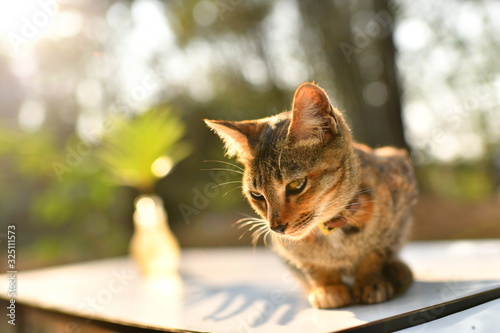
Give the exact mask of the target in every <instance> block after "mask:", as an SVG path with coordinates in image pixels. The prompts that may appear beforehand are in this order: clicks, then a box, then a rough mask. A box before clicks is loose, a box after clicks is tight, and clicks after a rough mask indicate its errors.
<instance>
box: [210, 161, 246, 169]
mask: <svg viewBox="0 0 500 333" xmlns="http://www.w3.org/2000/svg"><path fill="white" fill-rule="evenodd" d="M203 162H205V163H222V164H226V165H230V166H232V167H234V168H236V169H239V170H241V171H245V170H244V169H243V168H242V167H240V166H239V165H237V164H234V163H231V162H227V161H219V160H205V161H203Z"/></svg>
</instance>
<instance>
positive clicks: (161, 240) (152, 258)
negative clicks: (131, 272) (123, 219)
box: [130, 195, 180, 279]
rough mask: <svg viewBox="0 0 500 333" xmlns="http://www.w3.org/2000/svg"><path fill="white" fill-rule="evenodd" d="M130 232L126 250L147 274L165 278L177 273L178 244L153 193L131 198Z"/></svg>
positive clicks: (159, 202) (161, 206)
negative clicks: (132, 232) (131, 231)
mask: <svg viewBox="0 0 500 333" xmlns="http://www.w3.org/2000/svg"><path fill="white" fill-rule="evenodd" d="M133 219H134V234H133V236H132V239H131V241H130V254H131V256H132V258H133V259H134V260H135V262H136V263H137V265H138V267H139V269H140V271H141V272H142V273H143V274H144V276H145V277H147V278H152V279H167V278H171V277H172V276H173V275H177V274H178V268H179V260H180V248H179V243H178V242H177V239H176V238H175V236H174V235H173V234H172V231H171V230H170V228H169V226H168V220H167V214H166V212H165V208H164V207H163V202H162V200H161V199H160V198H159V197H158V196H156V195H143V196H139V197H138V198H137V199H136V201H135V211H134V216H133Z"/></svg>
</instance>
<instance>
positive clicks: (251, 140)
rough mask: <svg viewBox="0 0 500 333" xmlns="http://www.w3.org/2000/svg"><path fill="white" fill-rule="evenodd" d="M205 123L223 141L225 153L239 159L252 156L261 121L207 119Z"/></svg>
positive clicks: (261, 124) (243, 159)
mask: <svg viewBox="0 0 500 333" xmlns="http://www.w3.org/2000/svg"><path fill="white" fill-rule="evenodd" d="M205 123H206V124H207V125H208V127H210V128H211V129H212V130H213V131H214V132H215V133H217V135H218V136H219V137H220V138H221V139H222V141H223V142H224V146H225V148H226V155H227V156H229V157H234V156H237V157H238V159H239V160H240V161H242V162H243V161H246V160H249V159H250V158H251V157H252V152H253V146H254V144H255V143H256V142H257V140H258V137H259V135H260V132H261V130H262V126H263V123H261V122H259V121H253V120H247V121H225V120H208V119H205Z"/></svg>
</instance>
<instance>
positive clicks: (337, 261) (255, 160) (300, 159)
mask: <svg viewBox="0 0 500 333" xmlns="http://www.w3.org/2000/svg"><path fill="white" fill-rule="evenodd" d="M206 123H207V125H208V126H209V127H211V128H212V129H213V130H214V131H215V132H216V133H217V134H218V135H219V136H220V137H221V138H222V139H223V141H224V143H225V147H226V150H227V153H228V155H229V156H236V157H237V158H238V160H239V161H240V162H241V163H243V165H244V167H245V171H244V175H243V192H244V194H245V195H246V197H247V198H248V201H249V202H250V204H251V205H252V207H253V208H254V209H255V211H256V212H257V213H258V214H259V215H260V216H261V217H262V219H263V220H265V221H266V222H267V227H266V229H265V230H263V229H258V230H259V232H260V234H264V233H267V231H268V230H273V231H274V232H271V231H269V233H271V234H272V239H273V249H274V250H275V251H276V252H277V253H278V254H279V255H280V256H281V257H282V258H283V260H284V261H285V262H286V263H287V264H288V265H289V266H291V267H292V268H293V271H294V272H297V275H298V276H299V278H300V280H301V281H302V283H303V285H304V287H305V289H306V290H307V292H308V296H309V301H310V302H311V304H312V305H313V306H315V307H318V308H337V307H342V306H346V305H350V304H358V303H363V304H366V303H378V302H382V301H385V300H388V299H390V298H392V297H394V296H395V295H397V294H400V293H402V292H403V291H404V290H405V289H406V287H407V286H408V285H409V284H410V283H411V281H412V273H411V271H410V269H409V268H408V266H407V265H406V264H404V263H403V262H402V261H401V260H399V259H398V251H399V249H400V248H401V246H402V245H403V243H404V240H405V238H406V235H407V233H408V230H409V227H410V221H411V210H412V207H413V205H414V204H415V201H416V197H417V188H416V183H415V179H414V176H413V168H412V165H411V163H410V160H409V159H408V157H407V154H406V152H405V151H402V150H399V149H395V148H390V147H385V148H380V149H375V150H372V149H371V148H369V147H366V146H364V145H361V144H358V143H355V142H353V140H352V137H351V131H350V129H349V127H348V125H347V123H346V122H345V120H344V117H343V116H342V114H341V113H340V112H339V111H338V110H336V109H335V108H334V107H333V106H332V105H331V103H330V101H329V99H328V96H327V94H326V93H325V92H324V91H323V90H322V89H321V88H320V87H319V86H317V85H315V84H313V83H304V84H302V85H301V86H300V87H299V88H297V91H296V92H295V96H294V100H293V106H292V111H288V112H283V113H281V114H278V115H276V116H273V117H269V118H264V119H259V120H253V121H252V120H250V121H243V122H234V121H213V120H206ZM304 179H305V180H304ZM296 180H299V181H297V182H294V181H296ZM300 180H304V182H303V183H304V184H305V185H304V187H303V188H300V189H299V190H294V189H293V188H291V187H290V186H291V184H299V183H301V182H300ZM259 223H260V222H259ZM320 223H323V224H324V225H325V226H329V225H342V224H344V226H342V227H341V228H340V230H337V231H334V232H332V233H330V234H328V235H325V234H323V233H321V232H320V230H319V228H318V224H320ZM260 234H259V235H260Z"/></svg>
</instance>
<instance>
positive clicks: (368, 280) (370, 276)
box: [353, 251, 413, 304]
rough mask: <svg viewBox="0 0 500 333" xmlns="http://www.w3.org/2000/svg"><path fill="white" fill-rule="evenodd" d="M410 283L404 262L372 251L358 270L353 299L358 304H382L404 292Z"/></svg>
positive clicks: (410, 278)
mask: <svg viewBox="0 0 500 333" xmlns="http://www.w3.org/2000/svg"><path fill="white" fill-rule="evenodd" d="M412 281H413V276H412V273H411V270H410V268H409V267H408V266H407V265H406V264H405V263H404V262H402V261H400V260H399V259H396V258H386V257H385V256H384V255H383V254H382V253H381V252H379V251H373V252H371V253H370V254H369V255H368V256H366V257H365V259H364V260H363V261H362V263H361V264H360V266H359V268H358V271H357V273H356V280H355V283H354V286H353V298H354V301H355V303H360V304H374V303H380V302H384V301H387V300H389V299H391V298H393V297H394V296H397V295H399V294H401V293H402V292H404V291H405V290H406V288H407V287H408V286H409V285H410V284H411V282H412Z"/></svg>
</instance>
